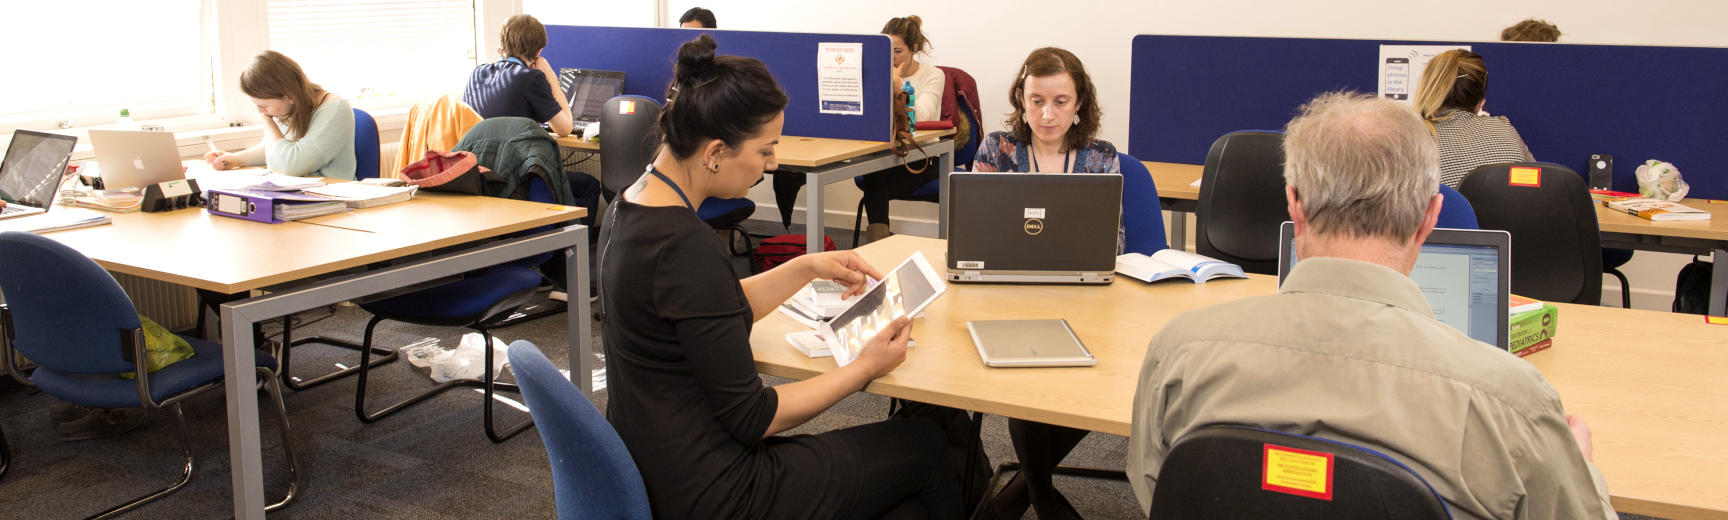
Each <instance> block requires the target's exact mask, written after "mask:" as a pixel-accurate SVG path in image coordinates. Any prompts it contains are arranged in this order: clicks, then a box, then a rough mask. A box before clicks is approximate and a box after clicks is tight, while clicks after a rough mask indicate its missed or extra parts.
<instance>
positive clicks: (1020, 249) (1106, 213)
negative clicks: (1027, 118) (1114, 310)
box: [948, 173, 1122, 284]
mask: <svg viewBox="0 0 1728 520" xmlns="http://www.w3.org/2000/svg"><path fill="white" fill-rule="evenodd" d="M948 190H949V193H948V200H949V202H948V280H949V281H953V282H984V283H991V282H996V283H1067V284H1108V283H1110V281H1111V280H1112V279H1114V277H1115V274H1116V229H1117V227H1118V225H1119V224H1120V223H1121V221H1122V176H1121V175H1118V174H1114V173H954V174H951V175H949V176H948Z"/></svg>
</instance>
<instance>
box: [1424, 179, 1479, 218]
mask: <svg viewBox="0 0 1728 520" xmlns="http://www.w3.org/2000/svg"><path fill="white" fill-rule="evenodd" d="M1440 194H1441V195H1445V198H1444V199H1442V200H1441V201H1440V221H1439V222H1438V223H1436V224H1435V225H1434V227H1443V228H1451V229H1476V209H1475V208H1471V207H1470V200H1469V199H1465V198H1464V194H1462V193H1458V190H1455V189H1452V187H1451V186H1447V185H1445V184H1441V185H1440Z"/></svg>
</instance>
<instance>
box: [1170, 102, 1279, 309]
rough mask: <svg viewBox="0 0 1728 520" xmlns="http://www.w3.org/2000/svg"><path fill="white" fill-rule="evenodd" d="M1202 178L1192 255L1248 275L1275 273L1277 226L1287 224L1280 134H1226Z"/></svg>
mask: <svg viewBox="0 0 1728 520" xmlns="http://www.w3.org/2000/svg"><path fill="white" fill-rule="evenodd" d="M1200 179H1201V180H1200V200H1199V204H1198V205H1197V207H1196V210H1195V212H1194V214H1195V217H1196V220H1195V222H1196V225H1195V234H1194V249H1195V251H1196V252H1198V253H1200V254H1202V255H1206V256H1210V257H1212V258H1216V259H1219V260H1223V261H1225V262H1230V263H1233V264H1236V265H1240V266H1242V270H1244V271H1247V272H1250V273H1260V274H1276V273H1277V272H1278V226H1279V224H1281V223H1282V222H1284V221H1286V220H1290V212H1289V211H1287V210H1286V209H1285V201H1284V134H1283V133H1280V132H1271V131H1265V130H1242V131H1237V132H1231V133H1228V134H1224V136H1223V137H1219V138H1218V140H1217V141H1213V142H1212V149H1211V151H1208V152H1206V166H1205V170H1203V172H1202V174H1201V177H1200ZM1174 247H1182V245H1181V244H1176V245H1175V246H1174Z"/></svg>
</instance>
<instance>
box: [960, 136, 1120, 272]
mask: <svg viewBox="0 0 1728 520" xmlns="http://www.w3.org/2000/svg"><path fill="white" fill-rule="evenodd" d="M1031 154H1032V145H1031V143H1027V142H1025V141H1021V140H1019V139H1015V138H1014V134H1010V133H1008V132H990V134H989V135H986V136H984V139H982V140H980V141H978V155H977V156H976V157H974V158H973V159H972V170H973V171H978V172H1019V173H1027V172H1031V171H1032V157H1031ZM1039 166H1041V167H1044V168H1045V169H1047V170H1050V171H1054V170H1056V169H1057V167H1056V165H1039ZM1066 169H1067V171H1068V172H1071V173H1117V174H1119V173H1122V163H1121V160H1120V159H1119V156H1118V155H1117V153H1116V145H1113V144H1110V142H1109V141H1104V140H1093V141H1092V142H1091V143H1090V144H1087V145H1086V146H1085V147H1084V148H1080V149H1077V150H1074V163H1073V164H1071V165H1068V168H1066ZM1127 246H1128V234H1127V232H1126V231H1125V230H1123V229H1122V227H1121V226H1120V225H1118V226H1117V227H1116V254H1122V252H1123V251H1125V250H1127Z"/></svg>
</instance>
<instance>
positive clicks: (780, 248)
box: [756, 235, 834, 272]
mask: <svg viewBox="0 0 1728 520" xmlns="http://www.w3.org/2000/svg"><path fill="white" fill-rule="evenodd" d="M807 242H808V240H806V239H805V238H804V235H776V236H773V237H769V238H767V239H764V240H763V241H762V242H761V243H759V244H756V269H757V271H758V272H761V271H767V270H769V269H773V268H774V266H777V265H780V264H784V263H786V262H790V261H792V259H793V258H798V257H800V256H804V249H805V247H804V244H806V243H807ZM822 250H824V251H833V250H834V238H833V237H828V236H824V237H822Z"/></svg>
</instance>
